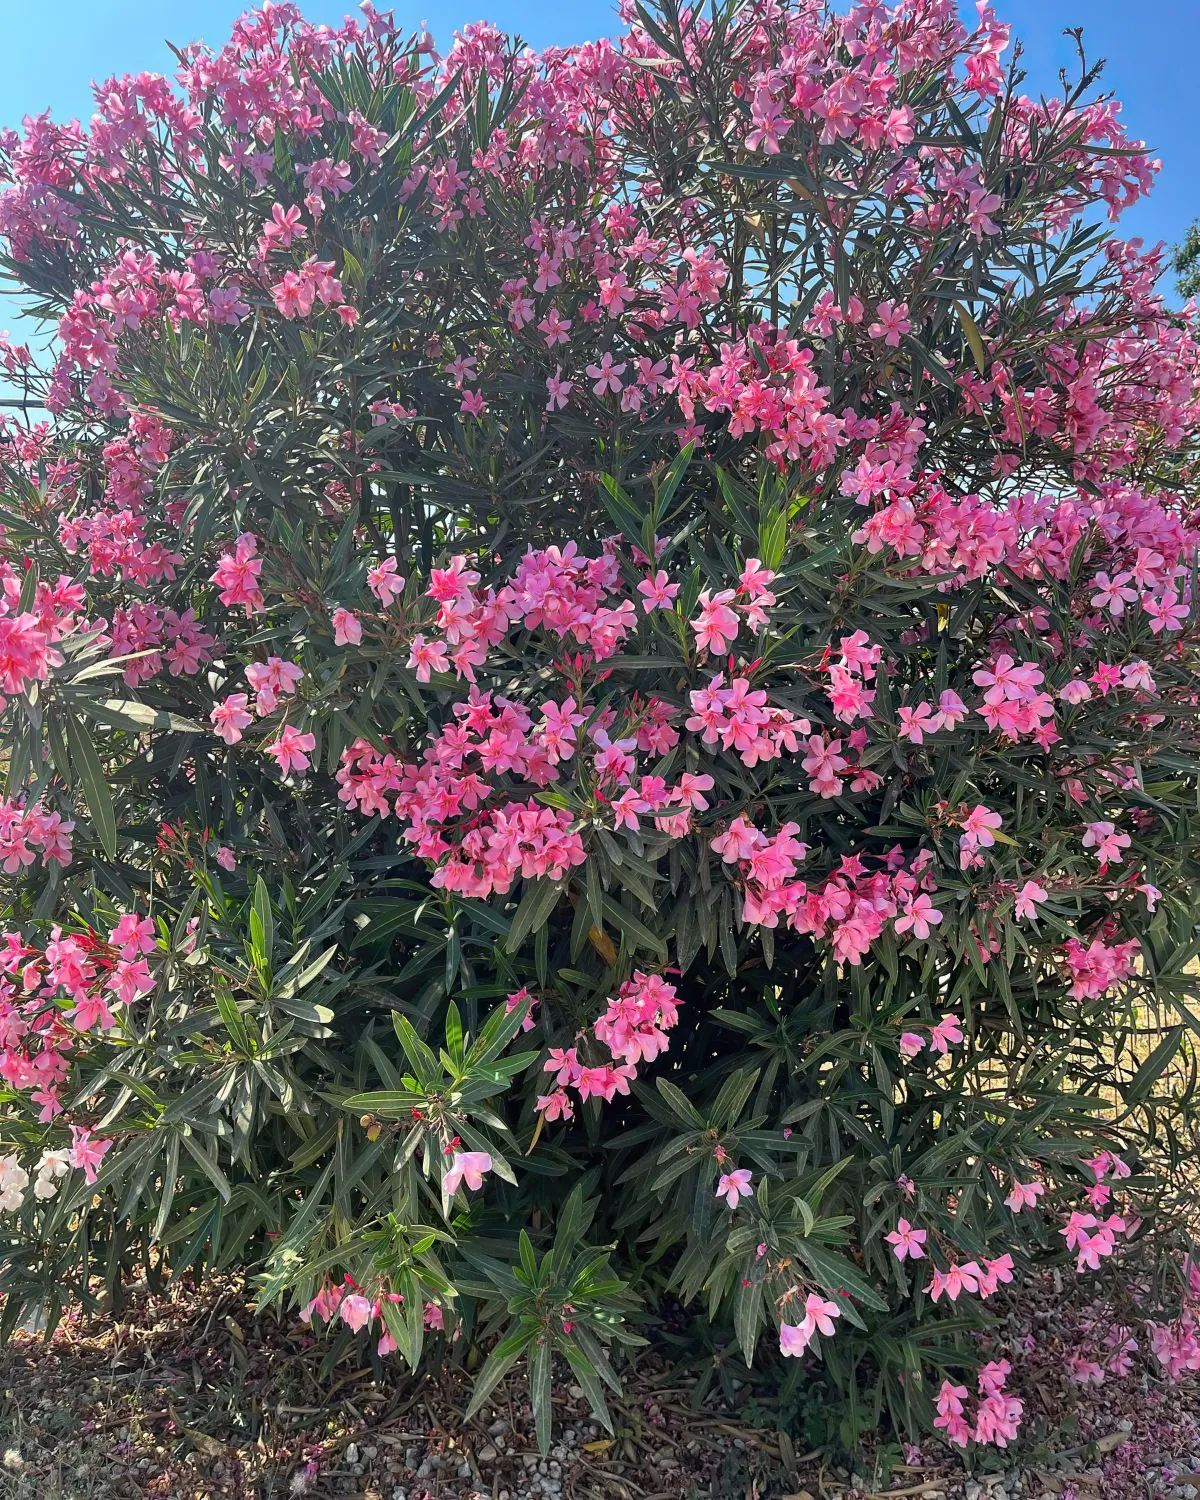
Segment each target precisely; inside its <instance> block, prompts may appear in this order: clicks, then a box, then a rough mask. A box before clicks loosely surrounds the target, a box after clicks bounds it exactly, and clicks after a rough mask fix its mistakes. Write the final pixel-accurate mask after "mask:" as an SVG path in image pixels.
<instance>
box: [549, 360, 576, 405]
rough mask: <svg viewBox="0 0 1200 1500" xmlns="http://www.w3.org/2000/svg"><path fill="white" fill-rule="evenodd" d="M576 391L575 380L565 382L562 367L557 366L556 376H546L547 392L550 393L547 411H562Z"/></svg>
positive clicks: (555, 369) (555, 368)
mask: <svg viewBox="0 0 1200 1500" xmlns="http://www.w3.org/2000/svg"><path fill="white" fill-rule="evenodd" d="M574 389H575V382H574V381H573V380H564V379H563V376H562V366H561V365H556V366H555V367H554V374H553V375H547V376H546V390H547V392H548V393H549V400H548V401H547V402H546V410H547V411H554V410H555V409H557V410H558V411H562V409H563V407H564V406H566V404H567V401H568V400H569V399H570V395H571V392H572V391H573V390H574Z"/></svg>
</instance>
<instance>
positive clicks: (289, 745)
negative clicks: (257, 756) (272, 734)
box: [266, 724, 317, 776]
mask: <svg viewBox="0 0 1200 1500" xmlns="http://www.w3.org/2000/svg"><path fill="white" fill-rule="evenodd" d="M316 747H317V739H316V736H315V735H312V734H301V733H300V731H299V730H298V729H297V728H296V727H295V725H294V724H285V725H284V726H283V728H282V730H280V733H279V738H278V739H277V740H275V741H274V743H272V744H270V745H268V746H267V747H266V751H267V754H268V755H271V756H274V758H275V760H276V761H278V763H279V769H280V771H281V772H282V774H283V775H284V776H289V775H290V774H291V773H292V772H293V771H307V770H308V767H309V759H308V751H310V750H315V749H316Z"/></svg>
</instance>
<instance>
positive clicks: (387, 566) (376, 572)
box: [367, 557, 404, 609]
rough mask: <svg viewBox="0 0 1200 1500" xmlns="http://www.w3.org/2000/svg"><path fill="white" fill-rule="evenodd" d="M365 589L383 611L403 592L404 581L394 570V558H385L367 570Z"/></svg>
mask: <svg viewBox="0 0 1200 1500" xmlns="http://www.w3.org/2000/svg"><path fill="white" fill-rule="evenodd" d="M367 587H368V588H369V589H370V590H371V592H372V593H373V594H374V595H375V597H376V599H378V600H379V602H380V604H382V605H383V607H384V609H386V608H387V607H388V605H389V604H391V603H392V602H393V601H394V600H396V599H398V598H399V597H400V595H401V594H402V593H403V592H404V579H403V578H402V577H401V576H400V574H399V573H398V572H397V570H396V559H395V558H394V557H385V558H384V560H383V561H382V562H381V563H376V565H375V566H374V567H373V568H368V569H367Z"/></svg>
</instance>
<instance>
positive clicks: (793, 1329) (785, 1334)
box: [779, 1320, 813, 1359]
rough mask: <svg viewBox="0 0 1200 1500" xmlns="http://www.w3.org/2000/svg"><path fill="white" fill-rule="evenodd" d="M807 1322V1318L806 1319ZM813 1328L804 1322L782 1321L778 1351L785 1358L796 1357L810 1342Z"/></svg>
mask: <svg viewBox="0 0 1200 1500" xmlns="http://www.w3.org/2000/svg"><path fill="white" fill-rule="evenodd" d="M806 1322H807V1320H806ZM812 1336H813V1330H812V1329H811V1328H810V1327H807V1326H806V1323H783V1324H781V1325H780V1328H779V1352H780V1354H782V1355H783V1356H784V1358H785V1359H789V1358H795V1359H798V1358H799V1357H800V1355H802V1354H803V1353H804V1351H805V1350H806V1349H807V1348H808V1346H809V1344H810V1343H811V1342H812Z"/></svg>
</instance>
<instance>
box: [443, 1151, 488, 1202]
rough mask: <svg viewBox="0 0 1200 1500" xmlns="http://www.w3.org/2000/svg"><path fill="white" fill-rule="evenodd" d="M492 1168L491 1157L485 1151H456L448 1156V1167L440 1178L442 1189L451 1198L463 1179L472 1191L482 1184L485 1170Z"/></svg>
mask: <svg viewBox="0 0 1200 1500" xmlns="http://www.w3.org/2000/svg"><path fill="white" fill-rule="evenodd" d="M491 1170H492V1158H491V1157H490V1156H489V1155H488V1153H487V1152H486V1151H456V1152H455V1153H454V1155H453V1156H452V1157H451V1158H450V1169H449V1171H448V1172H447V1173H446V1175H445V1177H443V1178H442V1190H443V1191H444V1192H445V1194H446V1196H447V1197H449V1198H453V1197H454V1195H455V1193H457V1192H458V1189H459V1186H460V1185H461V1184H462V1182H463V1181H464V1180H465V1181H466V1184H467V1186H468V1187H469V1188H470V1189H471V1190H472V1192H476V1193H477V1192H478V1191H479V1189H480V1188H481V1187H482V1186H483V1176H484V1173H485V1172H490V1171H491Z"/></svg>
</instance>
